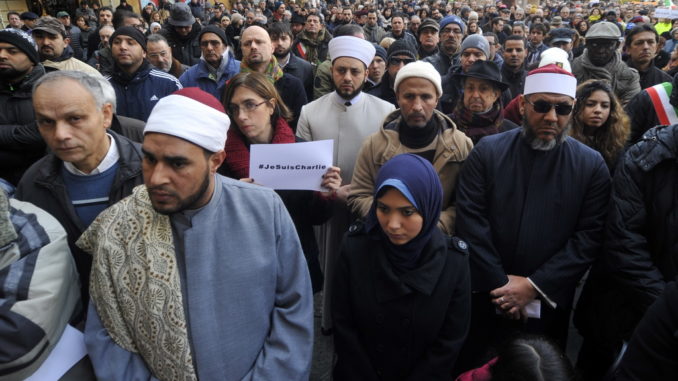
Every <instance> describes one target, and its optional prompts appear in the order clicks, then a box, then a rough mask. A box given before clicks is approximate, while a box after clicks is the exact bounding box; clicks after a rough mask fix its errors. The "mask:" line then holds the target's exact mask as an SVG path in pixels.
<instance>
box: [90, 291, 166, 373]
mask: <svg viewBox="0 0 678 381" xmlns="http://www.w3.org/2000/svg"><path fill="white" fill-rule="evenodd" d="M85 345H86V346H87V352H88V353H89V358H90V360H91V361H92V367H93V368H94V373H95V374H96V376H97V380H99V381H109V380H110V381H117V380H127V381H158V380H157V379H156V378H155V377H153V375H152V374H151V371H150V370H149V369H148V366H146V363H145V362H144V359H143V358H142V357H141V356H140V355H139V354H137V353H132V352H129V351H127V350H125V349H123V348H122V347H120V346H119V345H117V344H116V343H115V342H114V341H113V339H111V337H110V336H109V335H108V331H106V328H104V326H103V324H102V323H101V318H100V317H99V314H98V313H97V310H96V308H95V305H94V300H91V299H90V301H89V309H88V311H87V322H86V324H85Z"/></svg>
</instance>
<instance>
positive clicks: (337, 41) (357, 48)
mask: <svg viewBox="0 0 678 381" xmlns="http://www.w3.org/2000/svg"><path fill="white" fill-rule="evenodd" d="M328 49H329V54H330V57H331V58H332V61H333V62H334V60H336V59H337V58H339V57H351V58H355V59H357V60H360V61H362V62H363V63H364V64H365V66H370V64H371V63H372V60H373V59H374V55H375V54H376V52H377V50H376V49H375V48H374V45H372V43H371V42H369V41H367V40H363V39H362V38H359V37H353V36H339V37H334V38H333V39H331V40H330V43H329V46H328Z"/></svg>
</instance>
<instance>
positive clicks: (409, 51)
mask: <svg viewBox="0 0 678 381" xmlns="http://www.w3.org/2000/svg"><path fill="white" fill-rule="evenodd" d="M396 55H406V56H409V57H410V58H412V59H414V60H416V59H417V48H415V47H414V46H412V44H410V43H409V42H407V41H406V40H405V39H401V40H395V41H393V43H392V44H391V46H389V48H388V58H389V59H390V58H391V57H393V56H396Z"/></svg>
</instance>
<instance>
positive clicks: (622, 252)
mask: <svg viewBox="0 0 678 381" xmlns="http://www.w3.org/2000/svg"><path fill="white" fill-rule="evenodd" d="M636 171H640V168H637V167H635V165H634V163H633V162H632V161H631V160H630V159H629V158H628V156H627V158H626V160H625V161H624V163H623V165H621V166H619V168H618V169H617V172H616V173H615V177H614V183H613V189H612V202H611V205H610V210H609V212H608V219H607V224H606V229H605V250H606V259H607V262H608V264H609V265H610V267H611V268H612V269H613V274H614V275H615V277H616V278H618V281H619V282H620V284H621V285H622V286H623V290H624V292H629V293H632V294H633V299H634V301H635V302H634V303H636V304H638V306H639V308H642V310H645V309H646V308H647V307H648V306H649V305H650V304H652V303H653V302H654V300H655V299H656V298H657V296H659V295H660V294H661V293H662V292H663V290H664V286H665V281H664V277H663V276H662V273H661V272H660V271H659V269H658V268H657V267H656V266H655V264H654V262H653V261H652V257H651V255H650V250H649V245H648V241H647V238H646V236H645V233H644V230H645V229H646V228H647V210H646V209H645V200H644V197H643V193H642V191H641V189H640V187H641V186H642V181H643V179H642V178H637V179H636V178H634V177H633V176H632V173H633V172H636Z"/></svg>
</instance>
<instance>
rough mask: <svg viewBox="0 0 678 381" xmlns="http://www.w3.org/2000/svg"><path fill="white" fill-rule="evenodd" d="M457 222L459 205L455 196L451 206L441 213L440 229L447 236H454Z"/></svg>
mask: <svg viewBox="0 0 678 381" xmlns="http://www.w3.org/2000/svg"><path fill="white" fill-rule="evenodd" d="M456 220H457V205H456V200H455V199H454V195H453V196H452V199H451V200H450V205H448V206H447V208H445V209H443V211H442V212H440V219H439V220H438V228H439V229H440V230H441V231H442V232H443V233H445V234H447V235H454V224H455V222H456Z"/></svg>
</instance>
